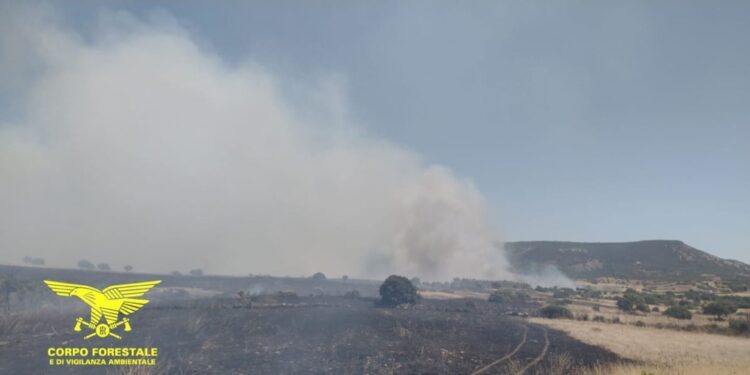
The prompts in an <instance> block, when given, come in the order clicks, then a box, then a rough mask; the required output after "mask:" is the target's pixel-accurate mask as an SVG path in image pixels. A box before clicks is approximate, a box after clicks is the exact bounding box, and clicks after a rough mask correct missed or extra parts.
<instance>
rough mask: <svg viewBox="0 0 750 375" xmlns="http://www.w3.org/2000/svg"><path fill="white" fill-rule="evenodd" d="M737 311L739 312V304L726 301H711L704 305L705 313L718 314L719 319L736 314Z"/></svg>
mask: <svg viewBox="0 0 750 375" xmlns="http://www.w3.org/2000/svg"><path fill="white" fill-rule="evenodd" d="M735 312H737V306H736V305H734V304H732V303H729V302H725V301H719V302H711V303H709V304H708V305H706V306H703V313H704V314H706V315H716V319H717V320H722V317H723V316H727V315H730V314H734V313H735Z"/></svg>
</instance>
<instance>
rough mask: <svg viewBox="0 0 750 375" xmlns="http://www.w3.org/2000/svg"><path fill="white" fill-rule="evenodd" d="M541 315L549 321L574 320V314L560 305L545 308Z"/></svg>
mask: <svg viewBox="0 0 750 375" xmlns="http://www.w3.org/2000/svg"><path fill="white" fill-rule="evenodd" d="M539 314H540V315H541V316H543V317H545V318H547V319H559V318H566V319H572V318H573V313H571V312H570V310H568V309H567V308H565V307H563V306H559V305H549V306H545V307H543V308H542V309H541V310H539Z"/></svg>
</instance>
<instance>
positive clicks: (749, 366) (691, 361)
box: [530, 318, 750, 375]
mask: <svg viewBox="0 0 750 375" xmlns="http://www.w3.org/2000/svg"><path fill="white" fill-rule="evenodd" d="M530 321H532V322H534V323H538V324H542V325H545V326H547V327H550V328H553V329H558V330H561V331H564V332H566V333H568V334H569V335H570V336H572V337H574V338H576V339H578V340H580V341H583V342H585V343H588V344H591V345H596V346H600V347H604V348H606V349H608V350H610V351H612V352H614V353H616V354H618V355H620V356H622V357H624V358H627V359H632V360H635V361H639V362H642V363H647V364H650V366H651V367H648V366H646V367H644V366H630V365H623V366H619V367H617V368H612V369H608V370H607V371H610V372H601V371H604V370H605V369H599V371H600V372H598V373H595V374H610V373H611V374H617V375H619V374H637V375H641V374H642V371H646V374H648V373H649V372H650V373H653V374H655V375H656V374H668V375H672V374H684V375H693V374H701V375H702V374H743V373H744V374H747V373H750V339H748V338H742V337H732V336H724V335H715V334H707V333H695V332H684V331H675V330H667V329H656V328H650V327H635V326H631V325H624V324H607V323H596V322H581V321H574V320H562V319H541V318H532V319H530Z"/></svg>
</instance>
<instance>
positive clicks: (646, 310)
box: [635, 303, 651, 313]
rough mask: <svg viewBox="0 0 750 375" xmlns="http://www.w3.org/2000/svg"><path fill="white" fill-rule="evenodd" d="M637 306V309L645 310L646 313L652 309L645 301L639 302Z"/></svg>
mask: <svg viewBox="0 0 750 375" xmlns="http://www.w3.org/2000/svg"><path fill="white" fill-rule="evenodd" d="M635 308H636V310H638V311H640V312H645V313H647V312H649V311H651V309H649V308H648V305H647V304H645V303H639V304H637V305H636V306H635Z"/></svg>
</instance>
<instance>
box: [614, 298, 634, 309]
mask: <svg viewBox="0 0 750 375" xmlns="http://www.w3.org/2000/svg"><path fill="white" fill-rule="evenodd" d="M634 305H635V304H634V303H633V300H632V299H630V298H625V297H622V298H618V299H617V308H618V309H620V310H622V311H633V307H634Z"/></svg>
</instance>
